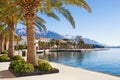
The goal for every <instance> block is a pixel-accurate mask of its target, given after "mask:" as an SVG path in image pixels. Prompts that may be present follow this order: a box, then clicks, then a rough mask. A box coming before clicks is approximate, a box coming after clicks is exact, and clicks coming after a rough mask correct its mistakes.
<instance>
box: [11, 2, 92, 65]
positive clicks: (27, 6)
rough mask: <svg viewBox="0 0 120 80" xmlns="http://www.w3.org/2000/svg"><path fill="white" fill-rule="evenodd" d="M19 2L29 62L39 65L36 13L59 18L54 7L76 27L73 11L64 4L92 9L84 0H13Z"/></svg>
mask: <svg viewBox="0 0 120 80" xmlns="http://www.w3.org/2000/svg"><path fill="white" fill-rule="evenodd" d="M12 1H15V2H16V3H17V7H20V8H21V10H22V12H23V16H24V19H25V24H26V27H27V45H28V48H27V62H29V63H31V64H33V65H34V66H37V64H38V63H37V58H36V46H35V20H36V13H37V12H41V13H46V14H47V15H48V16H52V17H54V18H56V19H58V20H59V18H58V17H57V16H56V15H55V14H54V12H53V9H54V10H57V11H58V12H60V13H62V15H63V16H65V18H66V19H67V20H68V21H69V22H71V24H72V26H73V27H75V23H74V20H73V18H72V17H71V13H70V12H69V11H68V10H67V9H65V8H63V5H64V4H71V5H77V6H80V7H84V8H85V9H87V10H88V11H89V12H90V11H91V9H90V8H89V6H88V5H87V3H86V2H85V1H84V0H12ZM15 2H14V3H15Z"/></svg>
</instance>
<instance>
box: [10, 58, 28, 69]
mask: <svg viewBox="0 0 120 80" xmlns="http://www.w3.org/2000/svg"><path fill="white" fill-rule="evenodd" d="M26 63H27V62H25V61H24V60H14V61H12V62H11V63H10V65H9V68H11V69H14V67H15V66H16V65H20V64H26Z"/></svg>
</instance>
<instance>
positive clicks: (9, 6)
mask: <svg viewBox="0 0 120 80" xmlns="http://www.w3.org/2000/svg"><path fill="white" fill-rule="evenodd" d="M22 16H23V15H22V11H21V9H20V8H19V7H16V5H15V4H14V3H13V1H12V0H3V1H0V21H4V23H6V24H7V26H8V32H9V42H10V43H9V48H8V56H9V57H11V58H12V57H13V55H14V35H15V27H16V25H17V23H18V22H19V21H22V23H23V22H24V20H23V17H22ZM43 23H44V20H43V19H41V18H37V19H36V23H35V25H37V27H38V28H39V29H40V30H42V29H46V28H45V25H44V24H43Z"/></svg>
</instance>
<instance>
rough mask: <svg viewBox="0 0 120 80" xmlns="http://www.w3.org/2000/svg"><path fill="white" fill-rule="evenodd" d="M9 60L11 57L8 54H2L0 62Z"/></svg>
mask: <svg viewBox="0 0 120 80" xmlns="http://www.w3.org/2000/svg"><path fill="white" fill-rule="evenodd" d="M9 60H10V58H9V57H8V56H7V55H1V56H0V62H2V61H9Z"/></svg>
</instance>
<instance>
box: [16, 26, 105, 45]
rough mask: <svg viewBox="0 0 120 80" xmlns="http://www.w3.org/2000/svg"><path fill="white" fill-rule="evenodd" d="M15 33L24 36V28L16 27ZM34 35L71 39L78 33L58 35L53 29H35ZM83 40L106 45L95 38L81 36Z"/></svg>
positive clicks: (88, 42)
mask: <svg viewBox="0 0 120 80" xmlns="http://www.w3.org/2000/svg"><path fill="white" fill-rule="evenodd" d="M16 33H17V34H18V35H20V36H26V28H20V29H18V28H17V29H16ZM35 36H36V37H48V38H52V39H64V38H67V39H71V40H74V39H75V38H76V37H77V36H78V35H65V36H63V35H60V34H58V33H56V32H54V31H46V32H45V31H43V32H40V31H39V29H35ZM83 40H84V42H85V43H87V44H94V45H102V46H106V45H104V44H102V43H99V42H97V41H95V40H91V39H89V38H83Z"/></svg>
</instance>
